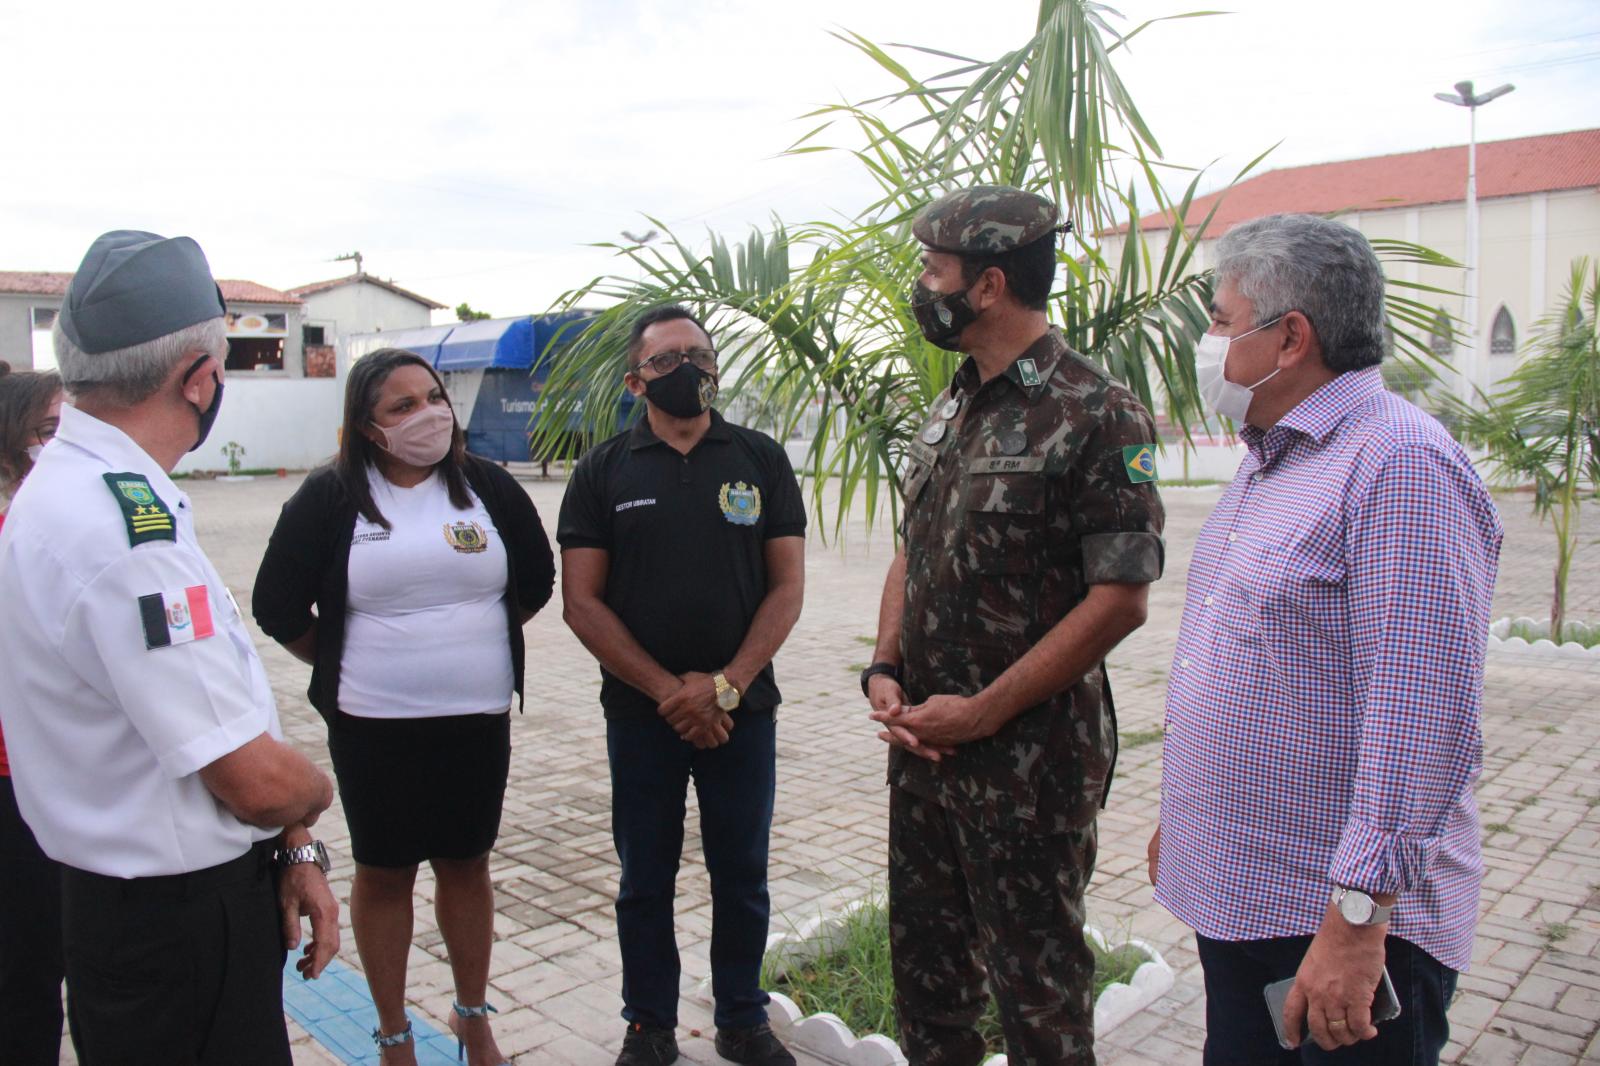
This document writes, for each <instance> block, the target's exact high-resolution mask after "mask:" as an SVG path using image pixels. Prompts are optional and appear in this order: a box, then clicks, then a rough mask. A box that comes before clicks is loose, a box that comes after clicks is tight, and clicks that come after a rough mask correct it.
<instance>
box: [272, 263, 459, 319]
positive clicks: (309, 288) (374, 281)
mask: <svg viewBox="0 0 1600 1066" xmlns="http://www.w3.org/2000/svg"><path fill="white" fill-rule="evenodd" d="M358 281H364V282H366V283H367V284H368V285H376V286H377V287H378V288H380V289H388V290H389V291H390V292H392V293H394V294H395V295H397V296H404V297H405V298H406V299H408V300H414V301H416V302H417V303H419V304H421V305H422V306H424V307H426V308H429V309H431V310H434V311H443V310H444V304H441V303H435V302H434V301H432V300H430V299H428V298H427V297H426V296H418V295H417V294H416V293H414V292H411V291H410V290H409V289H402V288H401V287H400V286H398V285H396V284H395V283H394V282H392V281H384V280H383V279H382V278H375V277H373V276H372V275H371V274H368V273H367V272H366V271H362V272H361V273H359V274H346V275H345V276H344V277H342V278H334V279H333V280H331V281H313V282H312V283H311V284H309V285H296V286H295V287H294V288H292V289H290V290H289V291H290V292H292V293H294V294H295V295H296V296H310V295H312V294H314V293H319V292H327V291H328V290H329V289H337V288H338V287H339V286H341V285H353V284H355V283H356V282H358Z"/></svg>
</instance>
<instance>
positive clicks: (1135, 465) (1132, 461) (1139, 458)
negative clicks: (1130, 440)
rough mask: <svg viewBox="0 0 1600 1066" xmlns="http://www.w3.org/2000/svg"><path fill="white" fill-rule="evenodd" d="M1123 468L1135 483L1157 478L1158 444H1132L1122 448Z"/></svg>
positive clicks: (1138, 483) (1129, 478)
mask: <svg viewBox="0 0 1600 1066" xmlns="http://www.w3.org/2000/svg"><path fill="white" fill-rule="evenodd" d="M1122 468H1123V469H1124V470H1126V471H1127V472H1128V480H1129V481H1131V482H1133V483H1134V484H1135V485H1140V484H1143V483H1144V482H1146V481H1154V480H1156V446H1155V445H1154V444H1130V445H1128V446H1127V447H1125V448H1123V449H1122Z"/></svg>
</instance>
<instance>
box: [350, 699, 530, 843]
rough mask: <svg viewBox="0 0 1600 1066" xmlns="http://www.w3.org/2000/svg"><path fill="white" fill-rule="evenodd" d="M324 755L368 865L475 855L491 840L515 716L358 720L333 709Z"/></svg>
mask: <svg viewBox="0 0 1600 1066" xmlns="http://www.w3.org/2000/svg"><path fill="white" fill-rule="evenodd" d="M328 751H329V754H331V755H332V756H333V773H334V776H335V777H336V778H338V781H339V799H340V801H341V802H342V803H343V805H344V816H345V822H346V824H347V825H349V827H350V850H351V852H352V853H353V854H354V857H355V860H356V862H358V863H361V864H362V865H365V866H415V865H416V864H418V863H420V862H422V861H424V860H426V859H472V858H476V857H477V856H479V855H482V854H484V853H485V852H487V851H488V850H489V849H490V848H492V847H493V846H494V841H495V838H496V837H497V836H498V835H499V833H500V809H501V806H502V804H503V802H504V800H505V795H506V776H507V774H508V773H509V772H510V769H511V715H510V713H509V712H507V713H505V714H460V715H448V716H444V717H439V718H360V717H357V716H355V715H350V714H344V713H343V712H340V713H337V714H335V715H333V716H332V718H330V719H329V723H328Z"/></svg>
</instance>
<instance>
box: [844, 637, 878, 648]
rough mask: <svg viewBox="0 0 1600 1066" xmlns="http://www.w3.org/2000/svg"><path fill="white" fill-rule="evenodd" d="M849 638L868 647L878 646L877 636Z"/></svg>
mask: <svg viewBox="0 0 1600 1066" xmlns="http://www.w3.org/2000/svg"><path fill="white" fill-rule="evenodd" d="M850 639H851V640H853V641H855V642H856V643H857V644H865V645H866V646H867V647H869V648H876V647H877V646H878V638H877V637H851V638H850Z"/></svg>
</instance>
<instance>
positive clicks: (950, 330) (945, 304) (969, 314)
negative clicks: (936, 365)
mask: <svg viewBox="0 0 1600 1066" xmlns="http://www.w3.org/2000/svg"><path fill="white" fill-rule="evenodd" d="M911 313H912V314H914V315H916V316H917V327H918V328H919V329H921V330H922V335H923V336H924V337H926V338H928V343H930V344H934V345H937V346H938V347H940V348H943V349H944V350H945V351H947V352H953V351H955V350H956V345H957V344H959V343H960V341H961V331H962V330H964V329H966V328H967V327H968V326H970V325H972V324H973V323H974V322H976V321H977V320H978V312H976V311H974V310H973V309H972V304H970V303H968V302H967V293H966V290H962V291H961V292H934V291H933V290H932V289H930V288H928V287H927V286H926V285H924V284H923V283H922V282H920V281H919V282H917V283H916V285H915V287H913V288H912V290H911Z"/></svg>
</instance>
